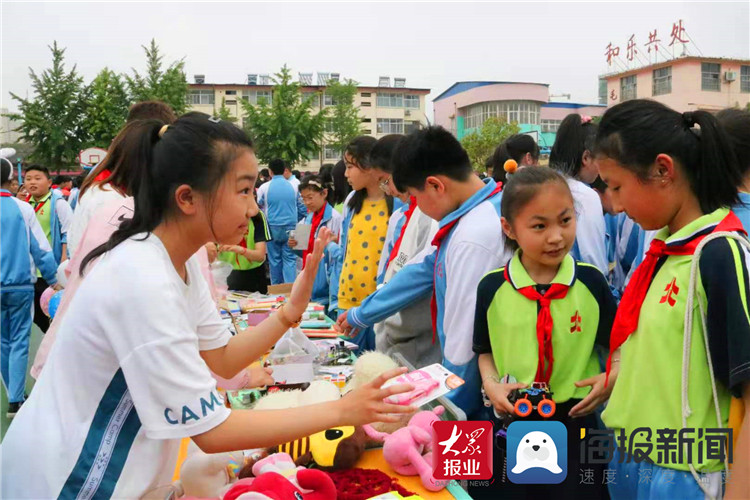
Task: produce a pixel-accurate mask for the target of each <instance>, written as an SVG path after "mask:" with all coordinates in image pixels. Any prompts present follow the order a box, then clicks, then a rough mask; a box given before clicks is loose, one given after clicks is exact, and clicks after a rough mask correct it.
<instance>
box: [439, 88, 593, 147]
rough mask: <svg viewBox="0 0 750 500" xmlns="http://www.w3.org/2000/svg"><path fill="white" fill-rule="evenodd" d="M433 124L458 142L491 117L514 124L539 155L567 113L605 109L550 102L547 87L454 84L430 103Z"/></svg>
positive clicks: (584, 113) (552, 140) (552, 142)
mask: <svg viewBox="0 0 750 500" xmlns="http://www.w3.org/2000/svg"><path fill="white" fill-rule="evenodd" d="M432 105H433V110H434V113H435V123H436V124H437V125H441V126H442V127H444V128H446V129H447V130H450V131H451V132H452V133H453V135H455V136H456V137H457V138H458V139H461V138H462V137H463V136H465V135H466V134H469V133H471V132H473V131H474V130H476V129H478V128H480V127H481V126H482V124H483V123H484V121H485V120H486V119H487V118H489V117H492V116H496V117H501V118H505V120H507V121H508V122H516V123H518V126H519V127H520V128H521V132H522V133H527V134H530V135H532V136H534V138H535V139H536V141H537V143H538V144H539V147H540V148H542V150H543V151H546V150H547V149H548V148H551V147H552V144H554V142H555V136H556V134H557V128H558V127H559V126H560V122H562V120H563V118H565V117H566V116H567V115H568V114H570V113H578V114H581V115H587V116H591V117H594V116H601V115H602V114H604V110H605V109H606V105H602V104H581V103H574V102H567V101H565V102H557V101H550V94H549V84H547V83H526V82H456V83H454V84H453V85H451V86H450V87H449V88H448V89H447V90H445V91H444V92H443V93H442V94H440V95H439V96H437V97H436V98H435V99H434V101H433V102H432Z"/></svg>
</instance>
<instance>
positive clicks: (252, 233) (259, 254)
mask: <svg viewBox="0 0 750 500" xmlns="http://www.w3.org/2000/svg"><path fill="white" fill-rule="evenodd" d="M270 240H271V231H270V230H269V229H268V223H266V216H265V214H263V212H262V211H260V210H258V213H256V214H255V215H253V216H252V218H251V219H250V223H249V224H248V228H247V233H246V234H245V236H244V237H243V238H242V240H240V243H239V245H219V255H218V257H217V258H218V259H219V260H220V261H222V262H227V263H229V264H231V265H232V272H231V273H230V274H229V277H228V278H227V286H228V287H229V289H230V290H244V291H246V292H260V293H263V294H266V293H268V278H267V276H266V266H265V263H266V244H267V242H268V241H270Z"/></svg>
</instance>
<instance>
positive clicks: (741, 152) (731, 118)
mask: <svg viewBox="0 0 750 500" xmlns="http://www.w3.org/2000/svg"><path fill="white" fill-rule="evenodd" d="M716 119H717V120H719V123H721V125H722V127H724V131H725V132H726V133H727V135H729V140H730V141H731V142H732V149H733V150H734V155H735V156H736V157H737V163H738V165H739V167H740V170H741V171H742V174H743V175H747V174H748V173H750V111H747V110H745V109H737V108H728V109H724V110H722V111H719V112H718V113H717V115H716Z"/></svg>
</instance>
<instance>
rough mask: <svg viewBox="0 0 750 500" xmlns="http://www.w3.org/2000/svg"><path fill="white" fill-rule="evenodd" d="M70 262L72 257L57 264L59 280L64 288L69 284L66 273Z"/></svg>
mask: <svg viewBox="0 0 750 500" xmlns="http://www.w3.org/2000/svg"><path fill="white" fill-rule="evenodd" d="M68 262H70V259H68V260H66V261H63V262H60V265H59V266H57V282H58V283H59V284H60V286H61V287H63V288H65V287H66V286H67V284H68V275H67V274H66V273H65V269H66V268H67V267H68Z"/></svg>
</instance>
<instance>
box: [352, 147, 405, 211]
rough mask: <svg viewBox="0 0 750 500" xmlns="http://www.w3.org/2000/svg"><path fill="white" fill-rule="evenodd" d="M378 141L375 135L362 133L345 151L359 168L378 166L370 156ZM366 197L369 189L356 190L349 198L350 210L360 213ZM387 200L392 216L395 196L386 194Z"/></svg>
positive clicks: (368, 168)
mask: <svg viewBox="0 0 750 500" xmlns="http://www.w3.org/2000/svg"><path fill="white" fill-rule="evenodd" d="M377 142H378V141H377V140H376V139H375V138H374V137H370V136H369V135H361V136H359V137H355V138H354V139H353V140H352V141H351V142H350V143H349V144H348V145H347V146H346V149H345V150H344V152H345V153H347V154H349V156H350V157H351V158H352V160H353V163H354V164H355V165H356V166H357V168H359V169H361V170H370V169H371V168H378V167H377V166H376V165H373V163H372V161H371V157H370V154H371V153H372V148H374V147H375V144H377ZM366 198H367V189H360V190H358V191H355V193H354V194H353V195H352V197H351V198H350V199H349V204H348V206H349V210H353V211H354V213H355V214H358V213H359V211H360V210H362V204H363V203H364V202H365V199H366ZM385 201H386V203H387V205H388V215H389V216H390V215H391V214H392V213H393V197H392V196H389V195H385Z"/></svg>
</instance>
